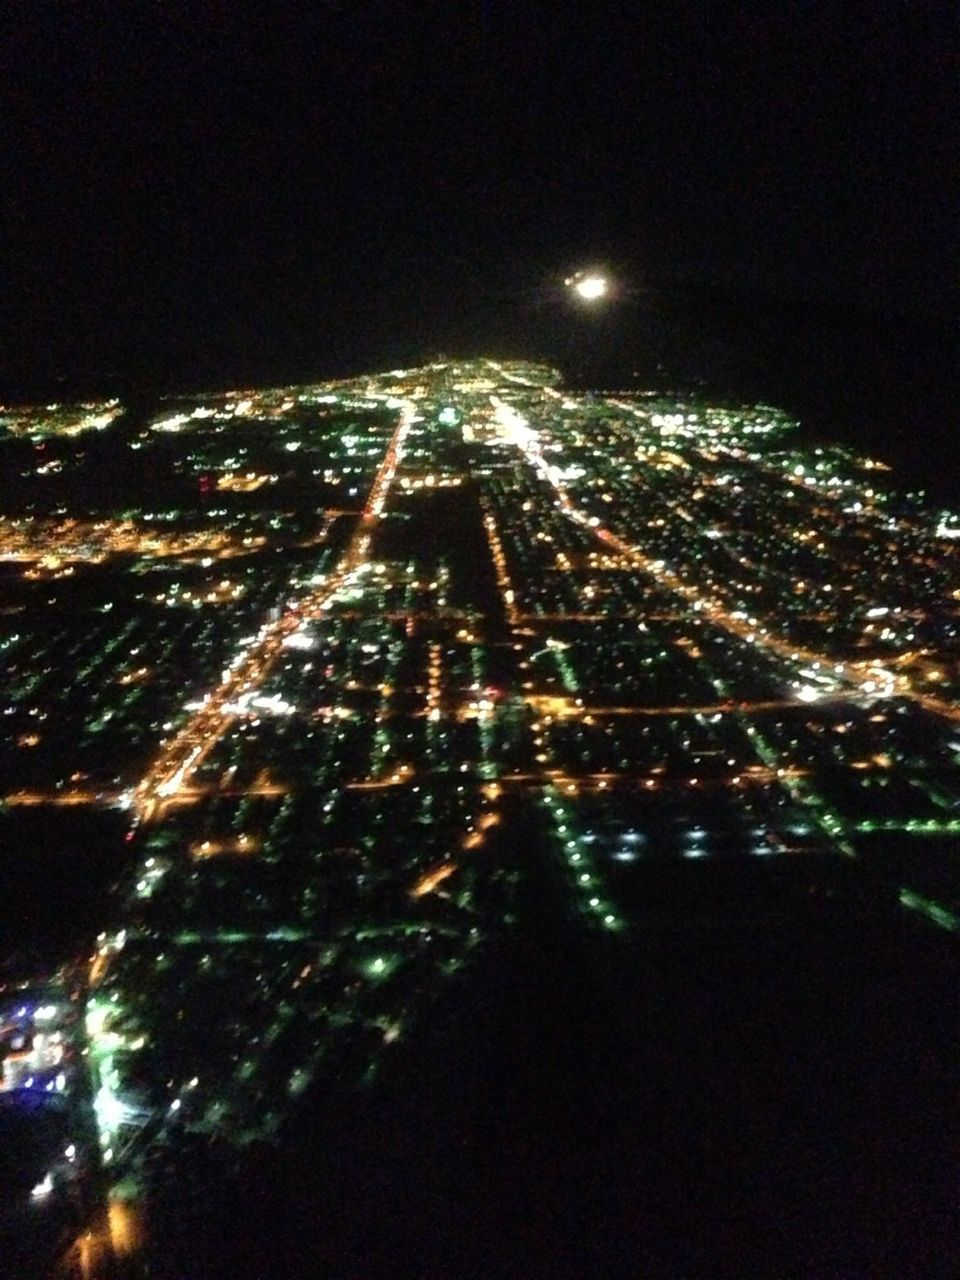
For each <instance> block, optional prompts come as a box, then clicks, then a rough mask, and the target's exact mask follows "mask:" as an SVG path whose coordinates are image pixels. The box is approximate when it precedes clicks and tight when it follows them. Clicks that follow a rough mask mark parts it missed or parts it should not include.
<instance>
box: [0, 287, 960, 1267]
mask: <svg viewBox="0 0 960 1280" xmlns="http://www.w3.org/2000/svg"><path fill="white" fill-rule="evenodd" d="M575 287H576V288H577V289H579V290H580V292H581V295H582V297H583V298H585V299H588V300H590V299H598V298H600V297H601V296H602V294H603V292H604V290H605V288H606V285H605V282H604V280H603V279H602V278H600V277H592V276H591V277H588V278H586V279H584V280H582V281H580V283H579V284H578V285H576V286H575ZM7 421H8V427H9V434H8V436H7V438H5V439H3V440H2V441H0V448H2V449H3V450H4V451H5V457H6V458H7V462H6V465H7V467H8V468H10V471H11V474H13V475H14V477H15V478H14V481H13V482H12V483H11V486H10V490H9V492H10V500H9V506H8V509H6V510H5V511H4V512H3V513H2V514H0V569H2V573H3V576H4V582H5V586H6V592H5V601H6V605H5V622H6V623H7V625H6V626H5V628H4V632H3V635H2V637H0V652H2V656H3V668H2V677H0V707H2V712H3V720H4V726H5V730H6V732H5V734H4V735H3V740H2V744H0V751H2V757H3V770H2V777H3V780H4V782H3V788H4V794H3V797H2V799H3V801H4V809H3V821H4V822H5V823H7V824H8V826H9V827H10V828H11V829H12V830H13V831H14V832H15V833H19V834H17V840H18V845H19V847H20V848H21V852H20V854H19V857H21V858H22V859H24V860H29V859H30V858H31V856H33V855H32V854H31V849H34V848H42V847H45V846H46V845H49V844H51V843H54V842H55V840H56V839H57V837H56V836H54V835H52V834H51V833H52V832H55V831H61V832H62V831H63V830H65V828H64V827H63V825H62V824H63V822H64V821H65V817H64V815H66V820H70V815H71V814H72V813H73V812H74V811H77V813H82V814H83V815H85V816H89V819H90V821H91V822H93V823H94V824H96V823H97V822H100V821H104V822H109V823H113V824H114V828H110V829H109V832H108V834H107V835H106V836H104V837H103V841H104V843H109V842H110V841H113V844H112V845H111V847H115V848H116V849H117V850H118V851H119V852H118V853H117V854H116V857H117V859H118V865H119V886H118V888H117V889H116V892H115V893H114V894H113V895H112V897H111V898H110V904H109V907H108V908H106V909H105V910H104V912H103V917H102V928H101V929H100V930H99V936H98V937H97V938H96V942H95V943H94V944H93V946H92V949H90V950H88V951H87V952H85V953H84V954H83V957H82V959H80V960H76V959H73V958H71V956H70V955H69V954H68V953H65V955H64V957H63V958H64V961H65V963H64V967H63V969H62V970H61V971H60V973H59V976H58V977H57V978H56V979H55V980H53V979H51V981H54V982H55V986H56V998H54V997H51V996H49V992H48V993H47V996H45V997H44V996H42V995H41V996H37V995H36V993H35V991H34V986H33V985H30V984H29V983H27V984H21V985H19V986H14V985H11V986H9V987H8V988H2V987H0V1023H2V1024H3V1025H2V1028H0V1059H2V1066H3V1085H2V1088H3V1091H4V1093H5V1094H7V1095H9V1097H10V1098H14V1100H16V1098H21V1097H23V1098H26V1096H27V1095H29V1094H31V1093H32V1092H34V1091H36V1090H42V1091H43V1093H44V1094H45V1095H49V1096H50V1097H51V1098H53V1097H54V1096H56V1097H58V1098H59V1097H63V1098H65V1099H66V1101H65V1102H62V1103H56V1104H50V1105H51V1106H53V1105H56V1106H57V1107H59V1112H58V1115H59V1119H58V1120H57V1125H58V1126H59V1128H57V1130H56V1136H55V1141H54V1140H53V1139H51V1143H50V1144H48V1146H49V1150H48V1147H47V1146H42V1144H41V1146H42V1151H41V1155H42V1159H41V1158H40V1157H39V1156H38V1157H37V1159H39V1160H40V1163H39V1164H37V1163H36V1160H34V1159H33V1157H31V1160H32V1161H33V1163H32V1164H31V1173H30V1177H31V1178H34V1181H33V1182H31V1183H30V1184H29V1186H28V1185H27V1183H26V1182H25V1183H24V1187H23V1195H22V1197H21V1198H22V1203H19V1202H18V1205H17V1206H15V1212H16V1213H19V1214H21V1215H25V1216H27V1217H30V1221H31V1222H33V1221H34V1220H35V1219H36V1218H37V1214H38V1213H39V1212H40V1210H41V1209H43V1210H44V1211H45V1212H49V1213H50V1215H51V1222H53V1221H55V1222H56V1228H55V1230H54V1228H53V1227H51V1232H52V1233H53V1235H55V1236H56V1238H57V1240H58V1241H59V1244H58V1245H57V1248H56V1250H55V1252H56V1253H57V1254H58V1256H59V1257H60V1258H61V1264H62V1267H63V1268H64V1269H63V1270H62V1272H61V1274H63V1275H77V1276H81V1275H82V1276H89V1277H96V1276H98V1275H106V1274H108V1273H107V1272H106V1271H104V1270H102V1268H103V1267H110V1266H113V1265H115V1264H116V1265H119V1264H120V1263H122V1264H123V1267H127V1266H130V1267H134V1268H135V1266H136V1265H138V1264H137V1263H136V1261H135V1260H136V1257H137V1256H138V1255H139V1254H140V1252H141V1250H142V1247H143V1239H142V1236H143V1232H142V1229H141V1227H140V1226H139V1225H138V1217H137V1215H138V1213H139V1211H140V1210H139V1206H141V1205H142V1204H144V1203H145V1204H147V1205H148V1206H150V1205H151V1204H152V1205H153V1210H152V1212H153V1213H154V1215H155V1220H156V1221H157V1222H166V1221H167V1218H166V1217H165V1216H164V1215H166V1214H168V1213H170V1212H171V1210H170V1208H169V1206H170V1204H171V1203H173V1201H174V1199H175V1197H176V1195H177V1194H180V1188H181V1187H182V1186H183V1185H184V1183H183V1179H184V1178H185V1177H186V1176H187V1174H186V1172H185V1167H186V1166H187V1165H189V1164H190V1162H191V1159H192V1157H189V1156H188V1155H186V1154H185V1153H187V1152H195V1151H197V1150H199V1148H200V1147H201V1146H203V1147H204V1149H210V1150H215V1152H216V1153H217V1155H216V1158H217V1159H220V1160H227V1159H228V1157H227V1156H224V1154H223V1151H224V1150H227V1151H229V1152H238V1151H239V1152H242V1151H244V1150H246V1149H248V1148H250V1147H251V1145H252V1144H257V1143H261V1142H264V1141H267V1142H270V1141H273V1140H276V1139H279V1138H282V1137H283V1135H285V1134H287V1133H288V1132H290V1130H291V1127H295V1126H296V1125H297V1123H298V1120H297V1118H298V1115H299V1114H300V1108H301V1107H303V1106H304V1105H306V1100H307V1099H312V1100H315V1099H316V1098H317V1097H318V1096H323V1095H324V1091H325V1090H329V1089H333V1088H337V1089H345V1088H347V1087H348V1086H349V1087H360V1086H363V1087H367V1086H371V1085H375V1082H376V1080H377V1078H378V1075H379V1073H380V1072H381V1071H382V1069H383V1068H384V1064H385V1063H387V1062H388V1061H389V1056H390V1055H391V1053H394V1052H395V1049H394V1046H395V1045H396V1044H397V1042H398V1041H406V1040H407V1039H408V1038H410V1037H415V1035H416V1029H417V1026H418V1021H419V1019H420V1018H421V1017H423V1016H424V1015H425V1011H427V1010H428V1009H429V1008H430V1006H431V1004H432V1003H433V1002H435V1001H436V1000H437V999H438V998H439V994H440V993H442V992H443V991H444V990H446V989H448V988H450V987H452V986H455V984H456V983H458V982H462V981H463V980H464V975H465V974H466V973H468V972H469V971H470V970H471V967H472V965H473V964H474V963H475V962H476V961H477V959H478V958H479V957H480V956H482V955H484V954H485V953H486V952H487V951H488V950H489V949H490V948H491V947H492V946H493V945H494V944H495V943H496V942H497V941H498V940H500V939H502V938H504V937H505V936H508V935H509V934H510V932H511V930H512V929H514V928H515V927H516V921H517V917H518V910H519V908H518V900H519V899H520V898H522V897H523V895H524V894H528V895H529V893H530V884H536V885H540V886H542V885H546V886H547V888H546V889H545V890H544V891H543V894H545V896H544V897H543V901H545V902H549V904H550V910H551V911H554V912H556V914H557V918H558V919H562V921H563V922H564V923H563V927H564V928H572V929H573V930H574V932H575V933H576V934H577V936H579V937H581V938H582V940H583V944H584V945H585V946H587V947H591V946H594V947H597V948H600V949H603V948H608V949H613V950H614V951H616V949H618V948H621V949H623V954H624V955H627V954H629V948H631V947H632V946H634V945H635V944H636V943H637V941H638V940H640V939H644V940H649V939H650V938H651V937H664V936H666V937H671V936H673V935H674V933H676V932H682V931H683V930H685V929H689V928H693V927H696V928H699V927H710V928H715V927H723V924H724V922H726V921H727V920H729V919H736V920H738V921H742V920H746V921H748V922H749V923H750V924H751V925H757V926H758V927H759V925H761V924H762V925H763V926H764V927H770V926H771V925H772V927H776V926H777V922H778V921H780V920H781V919H786V918H788V917H789V916H790V915H791V913H792V912H794V911H795V910H797V909H798V906H797V904H798V903H806V904H807V906H805V907H804V908H803V909H804V910H808V909H810V908H809V903H810V901H811V898H812V899H813V901H814V903H815V904H816V903H818V902H819V901H820V899H821V898H823V899H824V900H826V899H828V898H829V899H831V900H833V899H834V897H835V895H836V894H839V897H837V898H836V902H835V905H834V906H833V907H831V908H830V909H831V910H837V911H838V912H840V913H841V915H842V913H843V912H851V913H853V914H854V915H857V916H859V915H865V916H866V917H868V918H870V919H873V918H874V917H876V918H878V919H879V918H882V919H886V918H887V916H888V915H891V914H892V915H893V916H894V917H896V918H897V919H898V920H900V921H901V922H902V925H903V927H904V928H907V929H911V928H912V929H917V930H920V931H929V932H932V933H935V934H942V935H944V936H945V937H948V936H949V935H951V934H955V933H956V932H958V931H960V878H958V875H957V870H956V857H955V855H956V837H957V835H958V834H960V772H958V768H957V766H958V762H960V728H958V725H957V721H958V720H960V665H958V651H960V649H958V616H960V519H958V518H957V517H956V516H955V515H953V514H952V513H950V512H947V511H941V510H930V509H927V508H925V507H924V506H923V505H922V504H921V503H920V502H919V501H917V500H915V499H912V498H910V497H906V496H904V495H902V494H900V493H899V492H898V491H897V490H896V487H895V477H894V476H888V475H887V474H886V472H887V469H886V467H885V466H884V465H883V464H882V463H881V462H879V461H877V460H874V459H870V458H865V457H861V456H858V455H856V454H855V453H853V452H852V451H850V450H848V449H844V448H840V447H828V446H817V447H807V446H804V445H803V444H802V443H801V431H800V429H799V427H798V425H797V424H795V423H793V422H791V421H790V420H788V419H787V418H786V417H785V415H783V414H782V413H780V412H779V411H777V410H775V409H772V408H769V407H766V406H753V407H737V406H724V405H720V404H714V403H707V402H703V401H698V400H695V399H689V400H684V401H679V400H677V399H671V400H668V399H665V398H664V397H661V396H657V395H653V394H652V393H651V394H647V393H619V394H611V395H605V394H601V393H598V394H578V393H574V392H567V391H565V390H564V389H563V386H562V384H561V381H560V375H559V374H557V373H555V372H554V371H552V370H550V369H548V368H546V367H542V366H538V365H533V364H526V363H521V362H512V363H501V362H494V361H491V360H475V361H469V362H463V363H450V362H438V363H435V364H432V365H429V366H427V367H424V368H417V369H409V370H397V371H393V372H390V373H382V374H374V375H370V376H367V377H362V378H357V379H353V380H349V381H340V382H333V383H328V384H322V385H317V386H310V387H288V388H278V389H269V390H260V391H257V390H237V391H234V392H230V393H224V394H217V395H209V396H202V397H200V396H198V397H183V398H178V399H176V400H174V401H170V402H165V403H163V404H161V405H160V406H159V407H158V408H157V409H156V412H155V413H153V414H152V415H148V416H146V417H144V418H143V419H142V420H140V419H138V418H136V416H135V415H132V414H131V415H128V414H127V413H126V411H125V410H124V409H123V407H122V406H118V405H116V404H114V403H113V402H110V403H109V404H105V405H84V406H80V407H78V408H76V409H69V408H62V407H58V408H57V410H56V411H55V412H54V411H52V410H51V411H50V414H49V416H48V415H46V414H45V413H44V411H42V410H39V409H38V410H30V411H27V410H17V411H16V412H13V411H10V415H9V416H8V419H7ZM90 433H93V434H94V435H95V436H96V449H94V448H93V446H88V445H87V444H86V443H85V442H86V441H87V440H88V437H89V435H90ZM105 450H106V451H107V452H109V451H110V450H113V451H114V453H115V455H116V456H114V457H113V458H112V459H110V461H109V464H108V463H107V462H105V461H104V459H105V458H106V457H107V453H105V452H104V451H105ZM117 458H121V459H122V461H121V462H119V463H118V461H117ZM107 465H109V466H110V468H111V470H110V475H111V476H114V475H115V476H122V481H121V480H119V479H118V480H116V482H114V481H111V483H110V484H105V483H103V482H102V480H103V476H102V474H101V471H100V468H101V466H107ZM114 484H115V485H116V488H114ZM121 487H122V491H121ZM78 619H82V625H79V623H78ZM61 811H63V813H61ZM58 815H60V816H58ZM28 822H29V823H33V824H34V825H33V826H29V827H27V826H23V827H17V826H16V825H15V824H18V823H28ZM54 823H60V824H61V825H60V826H58V827H54V826H50V825H45V824H54ZM107 830H108V829H107V828H106V827H105V828H104V831H107ZM98 831H99V828H97V827H96V826H95V827H94V836H93V837H91V844H92V845H93V844H95V843H96V839H99V836H97V835H96V833H97V832H98ZM120 831H122V836H121V835H119V834H117V833H118V832H120ZM837 886H839V888H837ZM537 893H538V894H540V890H539V889H538V891H537ZM541 896H542V895H541ZM898 927H899V926H898ZM604 954H605V953H604ZM43 1000H46V1003H43V1002H42V1001H43ZM38 1001H41V1003H39V1004H38ZM51 1001H52V1003H51ZM51 1010H52V1012H51ZM64 1010H68V1011H69V1013H65V1012H64ZM38 1020H39V1021H38ZM44 1020H46V1021H47V1022H49V1023H50V1024H51V1025H50V1026H49V1027H46V1028H44V1027H41V1026H40V1023H42V1022H43V1021H44ZM61 1059H62V1060H63V1062H64V1063H69V1064H74V1065H69V1066H63V1067H61V1065H60V1064H61ZM80 1063H82V1064H83V1066H82V1071H81V1069H80V1067H79V1065H77V1064H80ZM78 1072H79V1073H80V1074H77V1073H78ZM14 1095H15V1097H14ZM71 1151H72V1152H73V1154H72V1155H71V1154H70V1152H71ZM210 1158H211V1159H212V1158H213V1157H210ZM44 1160H47V1161H48V1162H49V1167H48V1165H47V1164H44V1163H43V1161H44ZM41 1165H42V1167H41ZM34 1166H36V1167H34ZM196 1176H197V1177H199V1175H196ZM84 1179H87V1183H86V1184H84ZM92 1183H95V1184H96V1187H97V1188H99V1190H98V1191H97V1194H96V1195H95V1196H92V1198H91V1195H90V1194H88V1193H86V1192H84V1193H83V1194H81V1191H80V1190H78V1187H79V1186H80V1184H84V1185H90V1184H92ZM189 1186H190V1187H193V1188H194V1189H197V1186H198V1184H197V1183H195V1182H191V1183H189ZM91 1205H93V1206H94V1207H93V1208H91ZM97 1206H99V1207H97ZM91 1224H92V1225H91ZM51 1238H52V1237H51ZM71 1268H72V1270H71ZM109 1274H114V1273H113V1272H110V1273H109ZM117 1274H123V1275H126V1274H128V1272H127V1271H125V1270H121V1272H119V1273H117ZM129 1274H137V1272H136V1270H133V1271H130V1272H129Z"/></svg>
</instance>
